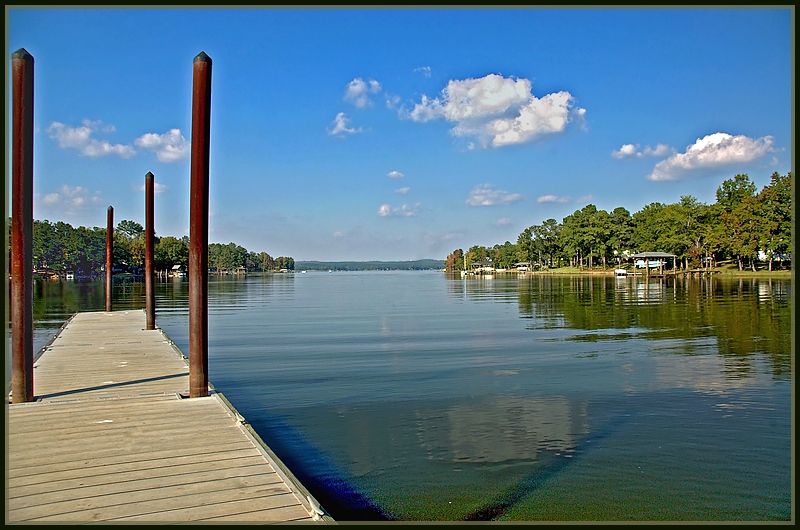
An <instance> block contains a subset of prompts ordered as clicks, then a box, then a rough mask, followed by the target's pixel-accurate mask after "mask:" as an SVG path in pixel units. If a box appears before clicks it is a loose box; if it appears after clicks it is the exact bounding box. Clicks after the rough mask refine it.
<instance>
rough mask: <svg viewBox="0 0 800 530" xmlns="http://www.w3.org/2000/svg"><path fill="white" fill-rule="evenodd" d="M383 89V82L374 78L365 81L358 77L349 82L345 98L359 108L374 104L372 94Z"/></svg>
mask: <svg viewBox="0 0 800 530" xmlns="http://www.w3.org/2000/svg"><path fill="white" fill-rule="evenodd" d="M380 91H381V84H380V83H378V82H377V81H375V80H374V79H369V80H367V81H364V80H363V79H361V78H360V77H357V78H355V79H353V80H352V81H350V82H349V83H348V84H347V89H346V90H345V92H344V100H345V101H349V102H350V103H352V104H353V105H355V106H356V107H358V108H359V109H363V108H364V107H367V106H370V105H372V100H371V99H370V94H377V93H378V92H380Z"/></svg>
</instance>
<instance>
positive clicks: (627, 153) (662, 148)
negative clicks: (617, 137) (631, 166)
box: [611, 144, 670, 159]
mask: <svg viewBox="0 0 800 530" xmlns="http://www.w3.org/2000/svg"><path fill="white" fill-rule="evenodd" d="M669 152H670V147H669V146H668V145H665V144H657V145H656V146H655V147H650V146H649V145H648V146H646V147H645V148H644V150H642V151H640V150H639V144H636V145H633V144H625V145H623V146H622V147H620V148H619V150H618V151H612V152H611V156H613V157H614V158H617V159H622V158H627V157H632V156H635V157H636V158H642V157H643V156H654V157H659V156H666V155H667V154H668V153H669Z"/></svg>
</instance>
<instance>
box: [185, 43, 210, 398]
mask: <svg viewBox="0 0 800 530" xmlns="http://www.w3.org/2000/svg"><path fill="white" fill-rule="evenodd" d="M210 136H211V58H210V57H209V56H208V55H206V54H205V52H200V53H199V54H198V55H197V57H195V58H194V68H193V77H192V168H191V172H192V176H191V185H190V186H191V189H190V194H191V197H190V205H189V209H190V212H189V397H190V398H194V397H203V396H208V159H209V139H210Z"/></svg>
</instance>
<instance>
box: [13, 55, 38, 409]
mask: <svg viewBox="0 0 800 530" xmlns="http://www.w3.org/2000/svg"><path fill="white" fill-rule="evenodd" d="M11 63H12V70H13V73H12V88H11V91H12V99H13V103H12V105H13V109H12V121H13V124H12V127H13V128H12V138H13V140H12V141H13V144H12V170H11V171H12V177H11V178H12V184H11V186H12V188H11V196H12V198H11V209H12V213H11V271H10V272H11V304H10V305H11V307H10V311H11V352H12V353H11V357H12V359H11V372H12V376H11V385H12V403H24V402H29V401H33V400H34V396H33V56H32V55H31V54H29V53H28V52H27V51H26V50H25V48H20V49H19V50H17V51H16V52H14V53H13V54H12V55H11Z"/></svg>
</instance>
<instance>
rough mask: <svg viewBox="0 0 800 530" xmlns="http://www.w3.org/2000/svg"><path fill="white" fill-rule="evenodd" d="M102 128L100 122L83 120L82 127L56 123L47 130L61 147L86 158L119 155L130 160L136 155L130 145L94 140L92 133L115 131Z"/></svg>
mask: <svg viewBox="0 0 800 530" xmlns="http://www.w3.org/2000/svg"><path fill="white" fill-rule="evenodd" d="M100 126H101V122H100V121H90V120H83V125H82V126H80V127H70V126H69V125H65V124H63V123H60V122H57V121H54V122H53V123H51V124H50V126H49V127H48V128H47V134H48V135H49V136H50V138H52V139H53V140H55V141H57V142H58V146H59V147H62V148H71V149H77V150H78V151H79V152H80V153H81V154H82V155H84V156H89V157H100V156H106V155H119V156H121V157H122V158H130V157H131V156H133V155H135V154H136V151H134V149H133V147H131V146H130V145H124V144H111V143H110V142H108V141H106V140H97V139H95V138H92V133H95V132H97V131H98V130H100V131H101V132H113V131H114V127H113V126H107V127H103V128H102V129H101V127H100Z"/></svg>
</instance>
